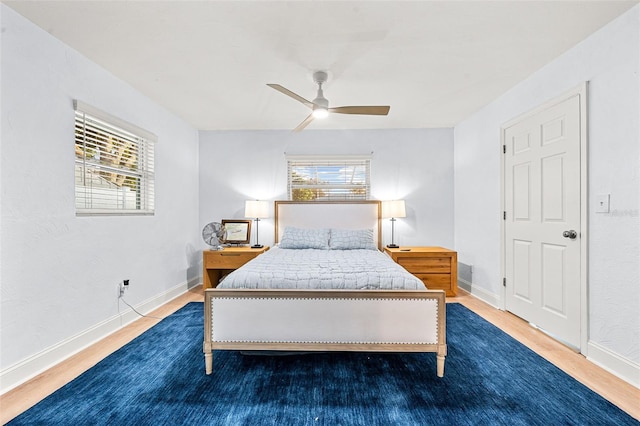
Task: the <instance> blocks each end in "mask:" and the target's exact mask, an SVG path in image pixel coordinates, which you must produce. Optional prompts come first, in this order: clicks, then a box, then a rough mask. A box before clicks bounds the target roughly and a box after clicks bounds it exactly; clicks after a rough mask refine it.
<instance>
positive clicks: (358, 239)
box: [329, 228, 378, 250]
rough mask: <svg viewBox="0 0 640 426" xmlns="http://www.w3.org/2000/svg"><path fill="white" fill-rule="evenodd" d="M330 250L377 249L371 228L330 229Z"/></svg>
mask: <svg viewBox="0 0 640 426" xmlns="http://www.w3.org/2000/svg"><path fill="white" fill-rule="evenodd" d="M329 248H330V249H331V250H378V247H376V244H375V243H374V242H373V230H372V229H333V228H332V229H331V238H330V240H329Z"/></svg>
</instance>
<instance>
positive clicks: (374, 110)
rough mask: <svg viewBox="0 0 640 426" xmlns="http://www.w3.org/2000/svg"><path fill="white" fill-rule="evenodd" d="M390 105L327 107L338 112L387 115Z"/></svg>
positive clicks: (330, 110)
mask: <svg viewBox="0 0 640 426" xmlns="http://www.w3.org/2000/svg"><path fill="white" fill-rule="evenodd" d="M389 109H391V107H390V106H341V107H335V108H329V112H335V113H338V114H362V115H387V114H389Z"/></svg>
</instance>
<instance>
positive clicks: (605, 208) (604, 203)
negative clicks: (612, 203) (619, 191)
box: [596, 194, 610, 213]
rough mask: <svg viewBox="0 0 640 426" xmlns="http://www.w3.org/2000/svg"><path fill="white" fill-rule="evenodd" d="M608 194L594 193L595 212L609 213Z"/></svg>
mask: <svg viewBox="0 0 640 426" xmlns="http://www.w3.org/2000/svg"><path fill="white" fill-rule="evenodd" d="M609 199H610V194H598V195H596V213H609Z"/></svg>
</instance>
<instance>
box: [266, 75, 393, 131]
mask: <svg viewBox="0 0 640 426" xmlns="http://www.w3.org/2000/svg"><path fill="white" fill-rule="evenodd" d="M327 77H328V76H327V73H326V72H324V71H316V72H314V73H313V81H315V82H316V84H318V94H317V95H316V98H315V99H314V100H313V101H308V100H306V99H305V98H303V97H302V96H300V95H297V94H295V93H293V92H292V91H291V90H289V89H286V88H284V87H282V86H281V85H279V84H267V86H269V87H271V88H273V89H276V90H277V91H278V92H280V93H284V94H285V95H287V96H289V97H292V98H293V99H295V100H296V101H298V102H301V103H302V104H304V105H306V106H307V107H308V108H310V109H311V114H309V116H308V117H307V118H305V119H304V120H303V121H302V123H300V124H298V127H296V128H295V129H293V131H294V132H299V131H301V130H302V129H304V128H305V127H307V126H308V125H309V123H311V122H312V121H313V119H314V118H325V117H326V116H327V115H329V113H337V114H359V115H387V114H388V113H389V109H390V108H391V107H390V106H373V105H372V106H340V107H333V108H329V101H328V100H327V98H325V97H324V93H323V92H322V85H323V84H324V83H326V81H327Z"/></svg>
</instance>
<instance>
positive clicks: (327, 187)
mask: <svg viewBox="0 0 640 426" xmlns="http://www.w3.org/2000/svg"><path fill="white" fill-rule="evenodd" d="M287 176H288V192H289V199H290V200H294V201H353V200H368V199H369V197H370V187H371V185H370V179H371V157H370V156H331V157H320V156H287Z"/></svg>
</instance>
